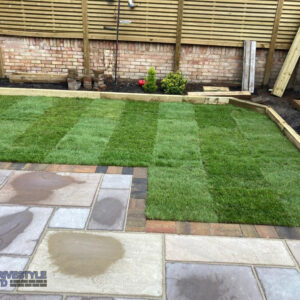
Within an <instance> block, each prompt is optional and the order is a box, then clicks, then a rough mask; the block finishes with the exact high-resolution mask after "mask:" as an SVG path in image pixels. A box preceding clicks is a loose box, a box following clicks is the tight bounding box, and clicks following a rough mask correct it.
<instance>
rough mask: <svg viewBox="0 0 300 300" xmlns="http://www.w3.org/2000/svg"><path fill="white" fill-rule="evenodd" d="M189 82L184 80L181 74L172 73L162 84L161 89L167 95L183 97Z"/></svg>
mask: <svg viewBox="0 0 300 300" xmlns="http://www.w3.org/2000/svg"><path fill="white" fill-rule="evenodd" d="M186 83H187V80H186V79H184V78H183V75H182V74H181V72H179V71H177V72H176V73H174V72H171V73H169V75H168V76H167V77H166V78H164V79H163V80H162V82H161V87H162V89H163V91H164V92H165V94H172V95H182V94H183V93H184V91H185V87H186Z"/></svg>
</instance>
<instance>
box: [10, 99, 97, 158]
mask: <svg viewBox="0 0 300 300" xmlns="http://www.w3.org/2000/svg"><path fill="white" fill-rule="evenodd" d="M53 101H54V104H53V106H52V107H50V108H49V109H47V110H46V111H45V113H44V114H43V115H42V116H41V117H39V118H38V119H37V120H36V121H35V122H33V123H32V124H31V126H30V127H29V128H27V130H26V131H25V132H24V133H23V134H22V135H21V136H19V137H18V138H17V139H16V140H15V142H14V145H13V146H14V147H15V149H14V150H15V156H14V157H15V160H16V161H22V162H27V161H33V160H34V161H37V162H44V161H45V160H44V159H45V157H46V156H47V154H48V153H49V152H51V151H52V150H53V149H54V148H55V146H56V145H57V144H58V142H59V141H60V140H61V139H62V138H63V137H64V136H65V134H66V133H67V132H68V131H69V130H70V129H71V128H73V126H74V125H75V124H76V123H77V122H78V119H79V117H80V116H81V115H82V113H83V112H84V111H85V109H86V107H87V106H88V105H89V104H90V103H91V102H92V101H93V100H90V99H75V98H73V99H72V98H69V99H63V100H61V99H59V98H57V99H53Z"/></svg>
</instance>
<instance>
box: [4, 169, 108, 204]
mask: <svg viewBox="0 0 300 300" xmlns="http://www.w3.org/2000/svg"><path fill="white" fill-rule="evenodd" d="M102 176H103V175H102V174H84V173H57V174H55V173H47V172H26V171H15V172H14V173H13V174H12V175H11V176H10V177H9V179H8V181H7V183H6V184H5V185H4V187H3V188H2V189H1V193H0V203H10V204H20V205H61V206H90V205H91V203H92V201H93V199H94V196H95V193H96V190H97V188H98V185H99V182H100V179H101V177H102Z"/></svg>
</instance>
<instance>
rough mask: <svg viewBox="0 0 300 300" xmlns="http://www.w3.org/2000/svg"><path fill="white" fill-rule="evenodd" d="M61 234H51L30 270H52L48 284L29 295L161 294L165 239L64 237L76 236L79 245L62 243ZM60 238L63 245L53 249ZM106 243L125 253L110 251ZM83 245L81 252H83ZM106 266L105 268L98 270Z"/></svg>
mask: <svg viewBox="0 0 300 300" xmlns="http://www.w3.org/2000/svg"><path fill="white" fill-rule="evenodd" d="M61 234H62V233H61V232H58V231H52V230H50V231H48V232H47V234H46V236H45V238H44V239H43V241H42V243H41V244H40V245H39V248H38V249H37V251H36V254H35V256H34V257H33V260H32V262H31V264H30V266H29V269H30V270H41V269H43V270H46V271H47V279H48V286H47V287H46V288H41V287H40V288H39V287H36V288H34V287H31V288H26V291H44V292H59V293H60V292H65V293H93V294H94V293H95V294H103V295H107V294H109V295H132V296H137V297H138V296H142V297H147V296H148V297H161V296H162V280H163V279H162V267H163V266H162V236H161V235H157V234H131V233H99V232H94V231H90V232H82V231H67V232H64V233H63V235H65V237H64V238H67V239H68V240H70V241H71V240H72V239H71V238H72V236H73V235H74V241H75V242H76V245H73V244H70V245H65V243H60V242H59V235H61ZM68 235H69V236H70V238H68ZM55 240H56V241H58V242H59V247H58V246H57V247H58V248H56V249H54V250H53V247H54V246H55V244H54V245H53V241H55ZM101 240H103V243H102V242H101ZM93 243H94V246H93ZM99 243H100V245H99ZM101 243H102V245H101ZM107 243H108V244H110V245H111V247H117V248H120V247H121V249H114V248H111V249H110V248H109V247H108V246H107V245H108V244H107ZM48 246H49V247H48ZM75 246H76V247H75ZM78 247H79V249H82V250H80V251H82V252H80V253H78ZM103 249H106V250H103ZM64 257H66V261H65V260H64ZM73 257H75V258H78V259H77V260H76V261H74V260H72V259H73ZM91 259H93V260H92V261H91ZM111 259H112V263H109V262H110V260H111ZM102 262H103V268H102V267H101V266H99V264H101V263H102ZM91 263H92V264H93V265H92V268H91V269H92V270H88V269H87V268H86V265H90V264H91ZM96 266H99V267H96ZM81 271H82V273H81ZM72 274H74V275H72ZM20 290H25V288H20Z"/></svg>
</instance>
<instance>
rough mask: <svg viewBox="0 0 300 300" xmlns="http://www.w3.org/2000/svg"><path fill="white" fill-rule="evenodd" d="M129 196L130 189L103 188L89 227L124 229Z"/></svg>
mask: <svg viewBox="0 0 300 300" xmlns="http://www.w3.org/2000/svg"><path fill="white" fill-rule="evenodd" d="M129 196H130V191H129V190H112V189H101V190H100V192H99V195H98V199H97V201H96V203H95V204H94V207H93V211H92V214H91V219H90V223H89V226H88V229H100V230H123V229H124V226H125V219H126V211H127V206H128V201H129Z"/></svg>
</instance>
